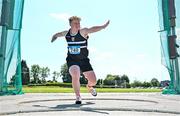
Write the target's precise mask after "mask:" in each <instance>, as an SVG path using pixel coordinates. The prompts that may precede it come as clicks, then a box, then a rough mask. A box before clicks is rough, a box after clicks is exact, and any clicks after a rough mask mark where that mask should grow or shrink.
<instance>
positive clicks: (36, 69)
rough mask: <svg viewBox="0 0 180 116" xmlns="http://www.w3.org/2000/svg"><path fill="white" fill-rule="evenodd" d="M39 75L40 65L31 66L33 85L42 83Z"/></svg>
mask: <svg viewBox="0 0 180 116" xmlns="http://www.w3.org/2000/svg"><path fill="white" fill-rule="evenodd" d="M39 74H40V67H39V65H32V66H31V75H32V77H33V81H32V83H35V84H37V83H40V79H39Z"/></svg>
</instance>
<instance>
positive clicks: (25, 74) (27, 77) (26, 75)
mask: <svg viewBox="0 0 180 116" xmlns="http://www.w3.org/2000/svg"><path fill="white" fill-rule="evenodd" d="M21 70H22V73H21V75H22V85H27V84H29V83H30V73H29V67H28V66H27V64H26V61H25V60H22V61H21Z"/></svg>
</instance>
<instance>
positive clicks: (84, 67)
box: [66, 57, 93, 72]
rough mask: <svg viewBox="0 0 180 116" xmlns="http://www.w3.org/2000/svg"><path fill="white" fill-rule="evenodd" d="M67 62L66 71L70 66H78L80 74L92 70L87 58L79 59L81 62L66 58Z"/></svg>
mask: <svg viewBox="0 0 180 116" xmlns="http://www.w3.org/2000/svg"><path fill="white" fill-rule="evenodd" d="M66 61H67V66H68V69H69V68H70V67H71V66H72V65H78V66H79V67H80V70H81V71H82V72H86V71H92V70H93V68H92V66H91V64H90V62H89V58H85V59H81V60H73V59H72V58H68V57H67V58H66Z"/></svg>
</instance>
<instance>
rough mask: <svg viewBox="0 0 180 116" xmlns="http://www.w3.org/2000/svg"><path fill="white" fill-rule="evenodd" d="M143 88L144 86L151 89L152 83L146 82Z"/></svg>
mask: <svg viewBox="0 0 180 116" xmlns="http://www.w3.org/2000/svg"><path fill="white" fill-rule="evenodd" d="M142 86H143V87H151V83H150V82H146V81H144V82H143V83H142Z"/></svg>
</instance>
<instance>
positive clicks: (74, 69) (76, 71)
mask: <svg viewBox="0 0 180 116" xmlns="http://www.w3.org/2000/svg"><path fill="white" fill-rule="evenodd" d="M69 73H70V75H71V77H72V86H73V88H74V92H75V94H76V96H80V82H79V78H80V68H79V66H78V65H72V66H71V67H70V68H69Z"/></svg>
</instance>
